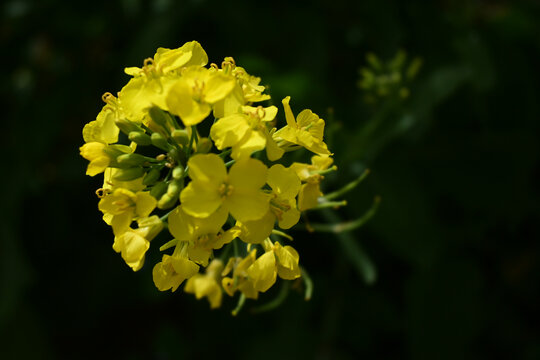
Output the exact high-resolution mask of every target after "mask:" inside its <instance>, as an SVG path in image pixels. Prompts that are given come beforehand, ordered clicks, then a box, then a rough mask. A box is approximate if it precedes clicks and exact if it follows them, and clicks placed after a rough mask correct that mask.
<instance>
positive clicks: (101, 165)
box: [79, 141, 111, 176]
mask: <svg viewBox="0 0 540 360" xmlns="http://www.w3.org/2000/svg"><path fill="white" fill-rule="evenodd" d="M106 149H107V144H104V143H102V142H97V141H92V142H89V143H86V144H84V145H83V146H81V147H80V148H79V151H80V152H81V156H82V157H83V158H85V159H86V160H88V161H90V163H89V164H88V168H87V169H86V175H90V176H95V175H97V174H100V173H102V172H104V171H105V169H106V168H107V167H108V166H109V164H110V163H111V158H110V156H109V155H108V154H107V153H106V152H105V150H106Z"/></svg>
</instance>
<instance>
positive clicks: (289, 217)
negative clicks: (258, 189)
mask: <svg viewBox="0 0 540 360" xmlns="http://www.w3.org/2000/svg"><path fill="white" fill-rule="evenodd" d="M267 183H268V185H270V188H271V189H272V192H271V195H270V196H271V198H270V208H269V211H268V212H267V213H266V215H265V216H263V217H262V218H261V219H259V220H254V221H246V222H237V226H238V227H239V228H240V230H241V231H240V235H239V237H240V239H242V240H243V241H245V242H249V243H261V242H262V241H264V240H265V239H266V238H267V237H268V236H270V234H271V233H272V230H273V228H274V223H275V222H276V220H278V224H279V227H280V228H282V229H290V228H291V227H293V226H294V225H295V224H296V223H297V222H298V220H300V212H299V211H298V210H297V209H296V195H297V194H298V191H299V190H300V179H299V178H298V176H297V175H296V173H295V172H294V170H292V169H290V168H289V169H287V168H285V167H284V166H283V165H281V164H276V165H274V166H272V167H271V168H270V169H269V170H268V180H267Z"/></svg>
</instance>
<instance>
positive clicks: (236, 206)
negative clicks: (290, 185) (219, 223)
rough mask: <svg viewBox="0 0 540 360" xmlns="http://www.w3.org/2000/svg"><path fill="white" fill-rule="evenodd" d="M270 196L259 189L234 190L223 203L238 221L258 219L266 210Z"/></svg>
mask: <svg viewBox="0 0 540 360" xmlns="http://www.w3.org/2000/svg"><path fill="white" fill-rule="evenodd" d="M269 202H270V198H269V197H268V195H266V194H264V193H263V192H262V191H260V190H242V189H239V190H236V189H235V190H234V192H233V193H232V194H231V195H230V196H228V197H227V198H226V199H225V201H224V205H225V206H227V208H228V209H229V211H230V212H231V215H232V216H233V217H234V218H235V219H236V220H238V221H241V222H245V221H250V220H257V219H260V218H262V217H263V216H264V214H266V213H267V212H268V208H269Z"/></svg>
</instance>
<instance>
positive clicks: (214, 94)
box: [204, 73, 236, 104]
mask: <svg viewBox="0 0 540 360" xmlns="http://www.w3.org/2000/svg"><path fill="white" fill-rule="evenodd" d="M235 85H236V81H235V79H234V78H233V77H232V76H228V75H224V74H221V73H215V74H213V75H212V76H211V77H210V79H208V81H207V82H206V84H205V87H204V101H205V102H206V103H208V104H214V103H216V102H218V101H220V100H222V99H224V98H225V97H226V96H227V95H229V94H230V93H231V91H232V90H233V88H234V86H235Z"/></svg>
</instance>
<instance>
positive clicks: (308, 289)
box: [300, 266, 313, 301]
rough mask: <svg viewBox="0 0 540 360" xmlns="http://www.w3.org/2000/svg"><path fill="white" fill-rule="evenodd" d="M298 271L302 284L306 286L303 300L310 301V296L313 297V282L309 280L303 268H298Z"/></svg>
mask: <svg viewBox="0 0 540 360" xmlns="http://www.w3.org/2000/svg"><path fill="white" fill-rule="evenodd" d="M300 271H301V272H302V279H303V280H304V284H305V285H306V291H305V293H304V300H306V301H309V300H311V295H313V281H312V280H311V277H310V276H309V274H308V272H307V271H306V269H305V268H303V267H302V266H300Z"/></svg>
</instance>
